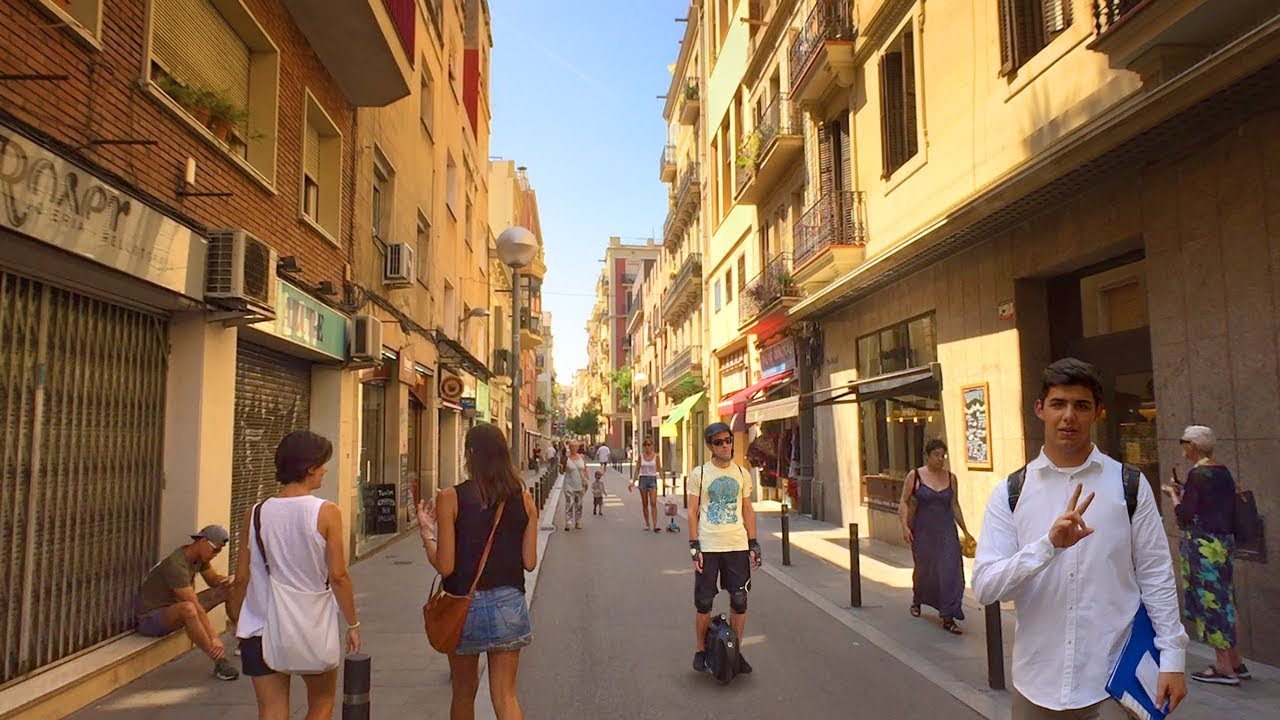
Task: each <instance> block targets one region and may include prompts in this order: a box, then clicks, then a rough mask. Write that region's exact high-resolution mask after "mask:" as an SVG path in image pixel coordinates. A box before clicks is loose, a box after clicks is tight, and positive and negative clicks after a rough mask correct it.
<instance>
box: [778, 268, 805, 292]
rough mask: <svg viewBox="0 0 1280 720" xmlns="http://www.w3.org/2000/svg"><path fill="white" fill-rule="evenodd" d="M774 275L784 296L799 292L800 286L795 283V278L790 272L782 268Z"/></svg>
mask: <svg viewBox="0 0 1280 720" xmlns="http://www.w3.org/2000/svg"><path fill="white" fill-rule="evenodd" d="M775 277H776V278H777V280H778V287H779V288H780V289H781V290H782V295H783V296H784V297H795V296H796V295H798V294H799V292H800V288H799V286H798V285H797V284H796V279H795V277H794V276H793V275H792V274H791V273H789V272H787V271H786V270H783V271H782V272H780V273H778V274H777V275H776V276H775Z"/></svg>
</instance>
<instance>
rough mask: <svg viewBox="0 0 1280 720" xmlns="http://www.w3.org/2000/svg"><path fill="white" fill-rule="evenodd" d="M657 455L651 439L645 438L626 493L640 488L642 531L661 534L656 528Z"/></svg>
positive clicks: (658, 528) (660, 530)
mask: <svg viewBox="0 0 1280 720" xmlns="http://www.w3.org/2000/svg"><path fill="white" fill-rule="evenodd" d="M658 464H659V461H658V454H657V453H656V452H654V451H653V438H648V437H647V438H645V439H644V444H643V449H642V450H641V451H640V462H638V463H636V468H635V470H634V473H635V474H634V475H633V476H632V478H631V484H630V485H627V492H631V488H632V487H634V486H635V485H637V484H638V485H639V486H640V510H641V512H642V513H643V514H644V529H645V530H650V529H652V530H653V531H654V532H662V528H660V527H658V478H659V476H660V475H661V473H660V472H659V470H658Z"/></svg>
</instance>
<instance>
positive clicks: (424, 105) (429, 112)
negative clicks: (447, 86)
mask: <svg viewBox="0 0 1280 720" xmlns="http://www.w3.org/2000/svg"><path fill="white" fill-rule="evenodd" d="M420 64H421V65H422V74H421V76H420V77H419V87H418V116H419V117H420V118H421V119H422V127H423V128H425V129H426V131H427V133H428V134H430V135H434V134H435V131H436V96H435V83H434V82H432V80H431V71H429V70H428V69H427V59H426V58H422V60H421V61H420Z"/></svg>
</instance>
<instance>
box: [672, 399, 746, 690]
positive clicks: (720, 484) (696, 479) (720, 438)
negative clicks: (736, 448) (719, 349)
mask: <svg viewBox="0 0 1280 720" xmlns="http://www.w3.org/2000/svg"><path fill="white" fill-rule="evenodd" d="M703 439H704V441H705V442H706V444H707V447H708V448H710V450H711V461H710V462H708V463H706V464H704V465H702V466H701V467H697V468H694V469H693V472H692V473H690V476H689V498H688V500H689V555H690V556H691V557H692V558H693V571H694V574H695V575H694V584H693V606H694V610H695V611H696V615H695V619H694V636H695V643H696V645H695V648H696V651H695V652H694V654H693V669H694V670H696V671H698V672H706V670H707V647H706V637H707V627H708V626H709V625H710V624H711V608H712V606H713V605H714V604H715V599H716V595H717V594H719V592H720V590H724V591H725V592H727V593H728V594H729V612H730V614H729V625H730V627H732V628H733V631H734V633H735V634H736V635H737V637H738V638H739V641H741V639H742V637H743V632H745V630H746V626H747V596H748V594H749V593H750V591H751V570H752V568H758V567H760V565H761V562H762V560H761V552H760V543H759V542H757V540H756V512H755V507H754V506H753V505H752V504H751V482H750V477H751V476H750V474H749V473H748V472H747V471H746V470H745V469H743V468H742V466H741V465H738V464H737V463H735V462H734V461H733V431H732V430H730V428H729V426H728V425H726V424H725V423H722V422H717V423H712V424H710V425H708V426H707V428H706V430H705V431H703ZM751 669H752V668H751V665H750V664H748V663H747V660H746V658H745V657H743V656H742V654H741V651H739V653H738V672H739V673H744V674H745V673H749V672H751Z"/></svg>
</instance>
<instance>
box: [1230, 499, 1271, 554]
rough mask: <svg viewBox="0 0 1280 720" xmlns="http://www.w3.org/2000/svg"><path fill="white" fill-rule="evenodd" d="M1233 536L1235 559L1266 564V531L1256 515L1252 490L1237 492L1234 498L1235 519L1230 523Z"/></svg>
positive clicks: (1256, 503)
mask: <svg viewBox="0 0 1280 720" xmlns="http://www.w3.org/2000/svg"><path fill="white" fill-rule="evenodd" d="M1232 526H1233V531H1234V535H1235V541H1236V548H1235V553H1234V555H1235V557H1236V558H1238V559H1240V560H1252V561H1255V562H1266V559H1267V546H1266V541H1265V536H1266V530H1265V528H1264V526H1263V523H1262V516H1261V515H1260V514H1259V513H1258V501H1257V500H1256V499H1254V497H1253V491H1252V490H1238V491H1237V492H1236V496H1235V517H1234V520H1233V522H1232Z"/></svg>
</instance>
